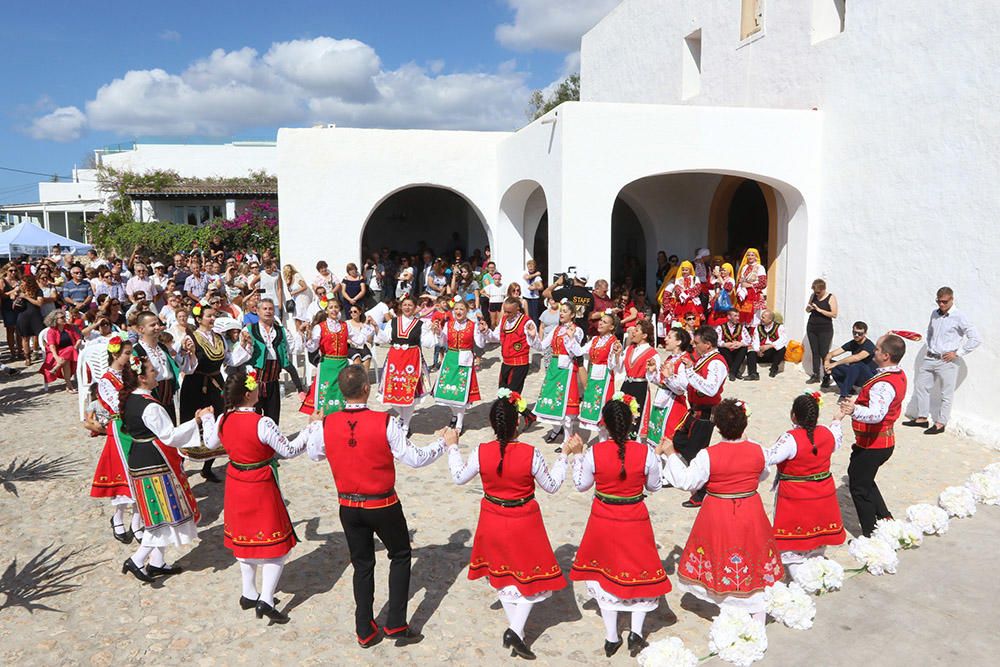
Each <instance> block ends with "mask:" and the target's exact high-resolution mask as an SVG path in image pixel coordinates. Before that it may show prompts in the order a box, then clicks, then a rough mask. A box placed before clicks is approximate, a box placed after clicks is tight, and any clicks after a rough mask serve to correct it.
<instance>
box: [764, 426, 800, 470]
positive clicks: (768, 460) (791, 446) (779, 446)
mask: <svg viewBox="0 0 1000 667" xmlns="http://www.w3.org/2000/svg"><path fill="white" fill-rule="evenodd" d="M797 452H798V446H797V445H796V444H795V438H794V437H792V434H791V433H782V434H781V437H780V438H778V439H777V440H776V441H775V443H774V444H773V445H771V447H770V448H768V449H766V450H764V461H765V465H769V466H773V465H777V464H778V463H783V462H784V461H788V460H790V459H794V458H795V454H796V453H797Z"/></svg>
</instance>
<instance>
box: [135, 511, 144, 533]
mask: <svg viewBox="0 0 1000 667" xmlns="http://www.w3.org/2000/svg"><path fill="white" fill-rule="evenodd" d="M143 528H145V526H143V524H142V515H141V514H139V513H138V512H137V511H135V505H133V506H132V533H139V532H142V530H143Z"/></svg>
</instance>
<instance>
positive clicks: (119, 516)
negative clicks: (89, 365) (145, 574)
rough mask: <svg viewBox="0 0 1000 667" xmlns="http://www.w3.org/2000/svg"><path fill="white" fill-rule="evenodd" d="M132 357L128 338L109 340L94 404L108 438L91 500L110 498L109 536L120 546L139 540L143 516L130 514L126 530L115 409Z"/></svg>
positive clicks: (125, 488)
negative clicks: (112, 510) (104, 420)
mask: <svg viewBox="0 0 1000 667" xmlns="http://www.w3.org/2000/svg"><path fill="white" fill-rule="evenodd" d="M131 356H132V343H131V342H129V341H128V339H125V340H123V339H122V338H121V337H120V336H114V337H112V338H111V339H110V340H108V371H107V372H106V373H105V374H104V375H103V376H101V378H100V379H99V380H98V381H97V401H98V403H100V405H101V407H102V408H104V411H105V412H107V417H108V421H107V423H106V424H105V430H106V432H107V438H105V440H104V449H102V450H101V458H100V459H98V461H97V469H96V470H94V480H93V482H91V484H90V496H91V497H92V498H110V499H111V505H112V507H114V508H115V513H114V515H113V516H112V517H111V533H112V535H113V536H114V538H115V539H116V540H118V541H119V542H121V543H122V544H130V543H131V542H132V540H133V539H134V538H135V537H138V538H139V539H140V540H141V539H142V517H141V516H139V513H138V512H133V513H132V525H131V527H130V529H129V530H127V531H126V530H125V521H124V519H125V508H126V507H131V506H132V505H133V504H134V503H133V502H132V487H131V486H130V484H129V479H128V471H127V470H126V468H125V460H124V459H125V457H124V452H123V451H122V448H121V443H120V442H119V438H118V432H119V431H120V430H121V423H122V422H121V416H120V415H119V410H118V392H119V391H121V388H122V369H124V368H125V367H126V366H128V363H129V358H130V357H131Z"/></svg>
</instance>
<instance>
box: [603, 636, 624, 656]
mask: <svg viewBox="0 0 1000 667" xmlns="http://www.w3.org/2000/svg"><path fill="white" fill-rule="evenodd" d="M621 647H622V640H620V639H619V640H618V641H616V642H609V641H608V640H607V639H605V640H604V655H606V656H608V657H609V658H610V657H611V656H613V655H614V654H615V653H618V649H620V648H621Z"/></svg>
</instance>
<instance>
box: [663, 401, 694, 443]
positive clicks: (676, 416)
mask: <svg viewBox="0 0 1000 667" xmlns="http://www.w3.org/2000/svg"><path fill="white" fill-rule="evenodd" d="M687 413H688V406H687V401H684V400H678V399H676V398H675V399H674V403H673V405H671V406H670V412H668V413H667V417H666V419H664V420H663V437H665V438H670V439H671V440H673V439H674V433H677V427H678V426H680V425H681V422H683V421H684V418H685V417H686V416H687Z"/></svg>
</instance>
